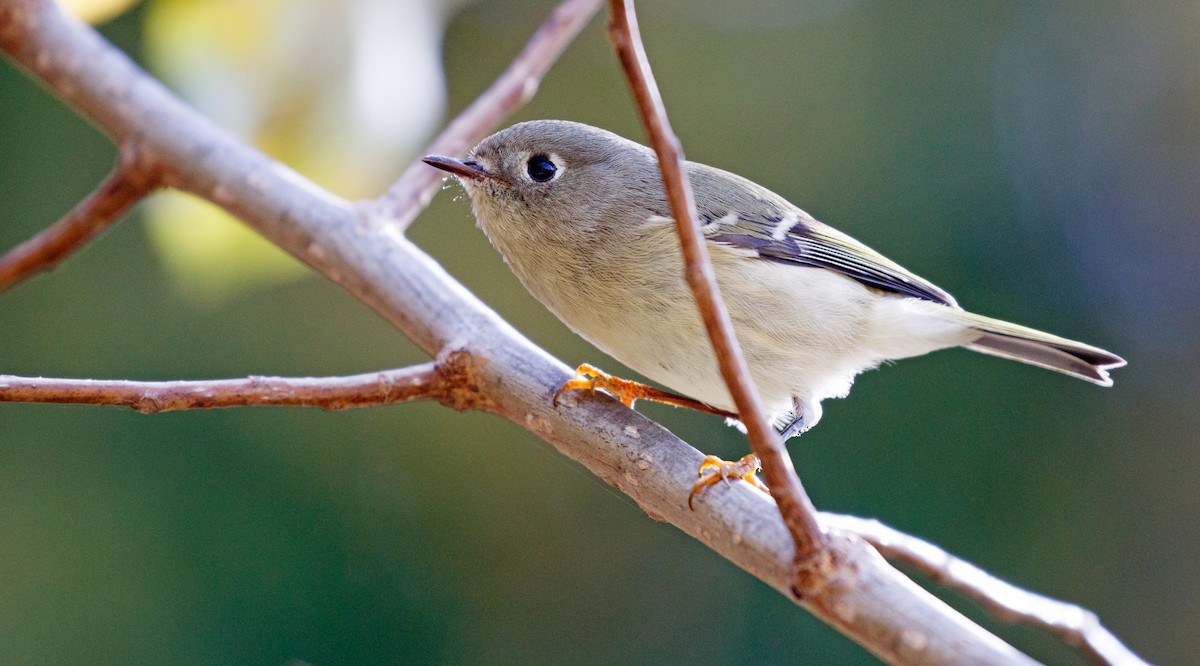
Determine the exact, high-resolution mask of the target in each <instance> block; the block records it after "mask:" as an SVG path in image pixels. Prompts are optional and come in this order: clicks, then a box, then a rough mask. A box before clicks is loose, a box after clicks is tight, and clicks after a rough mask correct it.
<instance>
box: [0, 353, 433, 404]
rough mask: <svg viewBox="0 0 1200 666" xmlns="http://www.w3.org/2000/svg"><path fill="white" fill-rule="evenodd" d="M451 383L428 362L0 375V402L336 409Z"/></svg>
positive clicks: (404, 398) (427, 394)
mask: <svg viewBox="0 0 1200 666" xmlns="http://www.w3.org/2000/svg"><path fill="white" fill-rule="evenodd" d="M451 386H453V385H452V384H449V385H448V383H447V382H446V381H445V378H444V377H443V376H442V374H441V373H440V372H439V371H438V368H437V366H436V365H435V364H433V363H426V364H424V365H419V366H415V367H411V368H401V369H397V370H384V371H381V372H370V373H366V374H361V375H352V376H348V377H246V378H244V379H209V380H197V381H170V382H135V381H125V380H120V379H107V380H106V379H49V378H45V377H14V376H12V375H0V401H3V402H53V403H65V404H76V405H116V406H120V407H132V408H133V409H135V410H137V411H139V412H141V413H143V414H153V413H156V412H171V411H175V410H180V409H211V408H216V407H245V406H258V405H276V406H279V405H290V406H295V407H320V408H322V409H330V410H338V409H352V408H355V407H372V406H375V405H390V404H393V403H397V402H409V401H413V400H431V399H438V400H440V399H442V397H443V396H445V395H447V394H448V389H449V388H450V387H451Z"/></svg>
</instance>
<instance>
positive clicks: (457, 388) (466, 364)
mask: <svg viewBox="0 0 1200 666" xmlns="http://www.w3.org/2000/svg"><path fill="white" fill-rule="evenodd" d="M480 358H481V357H480V356H479V355H477V354H473V353H472V352H471V350H470V348H469V347H468V346H467V344H466V343H465V342H463V341H456V342H451V343H450V344H448V345H446V347H445V348H444V349H442V351H441V353H439V354H438V356H437V360H436V361H435V366H436V368H437V377H438V380H437V381H438V384H439V386H438V390H437V396H438V402H440V403H442V404H443V405H445V406H446V407H449V408H451V409H453V410H454V411H456V412H465V411H467V410H469V409H478V410H481V411H493V410H494V409H495V407H496V403H495V401H494V400H492V399H491V398H490V397H489V396H488V395H487V393H486V392H484V390H483V388H482V382H481V381H480V380H479V365H480Z"/></svg>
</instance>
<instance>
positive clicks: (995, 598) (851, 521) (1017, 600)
mask: <svg viewBox="0 0 1200 666" xmlns="http://www.w3.org/2000/svg"><path fill="white" fill-rule="evenodd" d="M821 522H822V523H824V524H825V525H826V526H828V527H833V528H836V529H839V530H845V531H847V532H851V533H853V534H857V535H858V536H859V537H861V538H863V539H865V540H866V541H868V542H869V543H870V544H871V545H873V546H875V547H876V548H877V549H879V552H880V553H882V554H883V556H884V557H886V558H888V559H889V560H892V561H894V562H901V563H903V564H906V565H908V566H910V567H912V568H913V569H916V570H917V571H920V572H921V573H922V574H925V575H926V576H928V577H929V578H931V579H932V580H933V581H934V582H936V583H938V584H939V585H943V586H945V587H948V588H950V589H952V590H956V591H958V592H959V593H961V594H962V595H963V596H966V597H968V598H969V599H971V600H973V601H975V602H976V603H978V604H979V605H980V606H982V607H984V608H986V609H987V610H988V612H990V613H991V614H992V615H994V616H996V617H997V618H999V619H1001V620H1004V621H1006V622H1020V623H1022V624H1027V625H1030V626H1033V627H1037V628H1039V629H1045V630H1047V631H1049V632H1050V633H1053V634H1057V635H1058V636H1059V637H1060V638H1062V639H1063V641H1064V642H1065V643H1067V644H1068V645H1071V646H1073V647H1075V648H1076V649H1078V650H1079V651H1080V652H1081V653H1082V654H1083V655H1084V656H1085V657H1087V658H1088V659H1089V660H1090V661H1092V662H1093V663H1098V664H1130V665H1131V666H1136V665H1138V664H1140V665H1142V666H1146V662H1145V661H1143V660H1142V659H1141V658H1140V657H1138V656H1137V655H1136V654H1134V653H1133V652H1131V651H1130V650H1129V648H1127V647H1125V645H1124V644H1123V643H1122V642H1121V641H1120V639H1118V638H1117V637H1116V636H1114V635H1113V634H1112V632H1110V631H1108V630H1107V629H1105V628H1104V626H1103V625H1101V624H1100V619H1099V618H1098V617H1096V614H1095V613H1093V612H1092V611H1089V610H1087V609H1085V608H1082V607H1080V606H1077V605H1075V604H1069V603H1066V602H1064V601H1059V600H1057V599H1051V598H1050V597H1046V596H1042V595H1040V594H1036V593H1034V592H1030V591H1028V590H1023V589H1021V588H1019V587H1017V586H1015V585H1013V584H1011V583H1007V582H1005V581H1002V580H1000V579H999V578H996V577H995V576H993V575H991V574H989V573H987V572H986V571H984V570H983V569H980V568H979V567H977V566H975V565H974V564H971V563H970V562H967V561H966V560H962V559H959V558H957V557H955V556H954V555H951V554H950V553H947V552H946V551H945V550H943V549H941V548H939V547H938V546H935V545H934V544H932V543H929V542H928V541H924V540H922V539H918V538H917V537H914V536H911V535H908V534H905V533H903V532H901V531H899V530H896V529H894V528H892V527H888V526H887V525H884V524H883V523H881V522H879V521H878V520H870V519H866V518H858V517H856V516H845V515H838V514H832V513H822V514H821Z"/></svg>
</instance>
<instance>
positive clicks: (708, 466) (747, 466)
mask: <svg viewBox="0 0 1200 666" xmlns="http://www.w3.org/2000/svg"><path fill="white" fill-rule="evenodd" d="M760 469H762V467H761V465H760V464H759V461H758V456H756V455H754V454H753V453H750V454H747V455H745V456H742V458H741V459H739V460H737V461H736V462H731V461H728V460H722V459H720V458H718V457H717V456H707V457H705V458H704V462H702V463H700V469H699V470H698V472H699V474H700V480H699V481H697V482H696V483H695V485H693V486H692V492H691V494H689V495H688V508H689V509H691V510H692V511H695V510H696V507H695V506H693V501H694V500H695V499H696V496H697V495H699V494H700V493H702V492H704V489H705V488H707V487H709V486H711V485H713V484H715V483H717V482H718V481H724V482H725V483H729V479H731V478H734V479H741V480H742V481H745V482H747V483H749V484H751V485H753V486H754V487H755V488H758V489H759V490H761V491H763V492H764V493H769V492H770V490H769V489H768V488H767V485H766V484H765V483H763V482H762V481H759V480H758V476H756V475H757V474H758V472H759V470H760ZM706 472H707V473H706Z"/></svg>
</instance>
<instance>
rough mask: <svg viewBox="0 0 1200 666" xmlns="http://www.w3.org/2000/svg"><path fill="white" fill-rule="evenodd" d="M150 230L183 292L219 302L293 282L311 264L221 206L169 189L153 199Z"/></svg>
mask: <svg viewBox="0 0 1200 666" xmlns="http://www.w3.org/2000/svg"><path fill="white" fill-rule="evenodd" d="M146 204H147V206H148V210H147V215H146V222H147V223H146V230H147V233H148V235H149V238H150V242H151V244H152V245H153V246H154V248H155V250H156V251H157V252H158V255H159V257H160V259H161V260H162V262H163V264H164V266H165V268H166V269H167V271H166V272H167V274H168V275H170V276H171V278H172V280H173V281H174V282H175V284H176V286H177V287H178V291H179V293H180V294H181V295H182V296H184V297H185V298H188V299H190V300H192V301H193V302H195V303H196V304H198V305H202V306H216V305H219V304H220V303H221V302H223V301H225V300H226V299H228V298H229V297H230V296H231V295H233V294H235V293H237V292H239V291H242V290H244V289H245V288H246V287H251V286H259V287H261V286H267V285H271V284H282V283H287V282H291V281H293V280H295V279H297V278H298V277H301V276H303V275H305V274H306V273H308V268H307V267H305V266H304V265H303V264H301V263H300V262H299V261H297V260H296V259H294V258H293V257H292V256H291V255H289V254H287V253H286V252H284V251H283V250H280V249H279V248H278V247H276V246H275V245H273V244H272V243H270V242H268V241H267V240H265V239H263V238H262V237H261V236H259V235H258V234H256V233H254V232H253V231H251V230H250V228H249V227H247V226H246V225H245V224H242V223H241V222H239V221H238V220H237V219H235V218H233V217H231V216H230V215H229V214H228V213H226V212H225V211H223V210H221V209H220V208H217V207H216V206H214V205H212V204H210V203H208V202H207V201H204V200H202V199H197V198H196V197H193V196H190V195H186V194H182V193H179V192H173V191H167V192H161V193H159V194H156V195H154V196H153V197H151V198H150V199H149V200H148V201H147V202H146Z"/></svg>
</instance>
